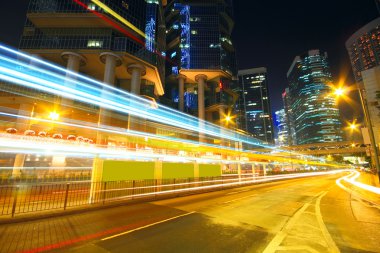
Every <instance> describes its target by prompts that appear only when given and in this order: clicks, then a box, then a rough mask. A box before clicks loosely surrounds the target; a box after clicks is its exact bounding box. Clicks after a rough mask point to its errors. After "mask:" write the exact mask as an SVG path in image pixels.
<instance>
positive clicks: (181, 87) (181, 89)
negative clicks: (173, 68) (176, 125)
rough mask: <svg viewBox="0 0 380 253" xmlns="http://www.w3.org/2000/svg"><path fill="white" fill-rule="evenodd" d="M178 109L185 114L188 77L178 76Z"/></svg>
mask: <svg viewBox="0 0 380 253" xmlns="http://www.w3.org/2000/svg"><path fill="white" fill-rule="evenodd" d="M177 79H178V98H179V101H178V109H179V110H180V111H181V112H183V111H184V109H185V81H186V76H185V75H181V74H180V75H178V76H177Z"/></svg>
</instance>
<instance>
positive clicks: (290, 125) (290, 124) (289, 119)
mask: <svg viewBox="0 0 380 253" xmlns="http://www.w3.org/2000/svg"><path fill="white" fill-rule="evenodd" d="M282 102H283V103H284V111H285V123H286V125H287V129H288V145H289V146H291V145H295V144H296V143H297V141H296V130H295V126H294V118H293V116H294V115H293V112H292V100H291V96H290V90H289V88H286V89H285V90H284V92H283V93H282Z"/></svg>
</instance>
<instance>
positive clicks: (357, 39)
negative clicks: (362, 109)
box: [346, 18, 380, 82]
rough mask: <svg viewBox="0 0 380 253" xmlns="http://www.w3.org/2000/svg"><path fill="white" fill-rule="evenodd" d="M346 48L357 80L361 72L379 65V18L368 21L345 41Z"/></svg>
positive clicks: (359, 79)
mask: <svg viewBox="0 0 380 253" xmlns="http://www.w3.org/2000/svg"><path fill="white" fill-rule="evenodd" d="M346 49H347V51H348V54H349V56H350V59H351V65H352V69H353V72H354V76H355V79H356V81H357V82H360V81H362V79H363V78H362V75H361V72H362V71H364V70H367V69H370V68H373V67H376V66H379V65H380V18H377V19H375V20H373V21H372V22H370V23H368V24H367V25H365V26H364V27H362V28H361V29H359V30H358V31H357V32H356V33H354V34H353V35H352V36H351V37H350V38H349V39H348V40H347V42H346Z"/></svg>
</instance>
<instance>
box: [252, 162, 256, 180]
mask: <svg viewBox="0 0 380 253" xmlns="http://www.w3.org/2000/svg"><path fill="white" fill-rule="evenodd" d="M251 165H252V177H253V178H255V173H256V172H255V164H253V163H252V164H251Z"/></svg>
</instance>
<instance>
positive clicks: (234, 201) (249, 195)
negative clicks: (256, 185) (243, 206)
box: [223, 194, 258, 204]
mask: <svg viewBox="0 0 380 253" xmlns="http://www.w3.org/2000/svg"><path fill="white" fill-rule="evenodd" d="M257 195H258V194H252V195H248V196H244V197H241V198H237V199H233V200H229V201H226V202H223V204H228V203H231V202H235V201H238V200H241V199H246V198H249V197H253V196H257Z"/></svg>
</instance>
